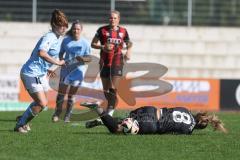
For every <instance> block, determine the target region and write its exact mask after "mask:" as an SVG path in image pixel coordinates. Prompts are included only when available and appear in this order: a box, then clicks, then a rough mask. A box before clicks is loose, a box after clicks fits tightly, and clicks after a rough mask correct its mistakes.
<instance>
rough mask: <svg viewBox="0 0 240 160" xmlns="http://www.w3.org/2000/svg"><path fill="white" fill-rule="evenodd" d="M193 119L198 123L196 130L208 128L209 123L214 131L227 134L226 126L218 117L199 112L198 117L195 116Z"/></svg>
mask: <svg viewBox="0 0 240 160" xmlns="http://www.w3.org/2000/svg"><path fill="white" fill-rule="evenodd" d="M193 117H194V119H195V121H196V125H195V127H194V129H204V128H206V127H207V126H208V123H210V124H211V126H212V127H213V129H214V130H219V131H221V132H224V133H227V129H226V128H224V124H223V123H222V121H221V120H220V119H219V118H218V117H217V116H216V115H208V114H207V112H199V113H197V114H196V115H193Z"/></svg>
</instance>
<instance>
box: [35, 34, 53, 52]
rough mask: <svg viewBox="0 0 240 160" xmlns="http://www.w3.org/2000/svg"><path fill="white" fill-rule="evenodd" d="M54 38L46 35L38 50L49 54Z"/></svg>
mask: <svg viewBox="0 0 240 160" xmlns="http://www.w3.org/2000/svg"><path fill="white" fill-rule="evenodd" d="M52 39H53V38H52V37H51V36H50V35H49V34H46V35H44V36H43V37H42V41H41V43H40V45H39V48H38V50H39V51H40V50H43V51H45V52H48V51H49V49H50V47H51V45H52V44H51V42H52Z"/></svg>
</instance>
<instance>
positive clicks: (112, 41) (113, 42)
mask: <svg viewBox="0 0 240 160" xmlns="http://www.w3.org/2000/svg"><path fill="white" fill-rule="evenodd" d="M107 42H108V43H111V44H120V43H122V39H119V38H108V39H107Z"/></svg>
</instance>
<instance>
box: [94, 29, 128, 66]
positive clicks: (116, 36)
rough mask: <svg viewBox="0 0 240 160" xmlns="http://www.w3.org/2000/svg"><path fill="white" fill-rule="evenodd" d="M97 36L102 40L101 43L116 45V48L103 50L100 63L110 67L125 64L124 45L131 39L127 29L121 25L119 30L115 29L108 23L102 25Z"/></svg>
mask: <svg viewBox="0 0 240 160" xmlns="http://www.w3.org/2000/svg"><path fill="white" fill-rule="evenodd" d="M95 37H97V38H98V39H99V40H100V43H101V45H106V44H112V45H113V46H114V49H113V50H112V51H109V52H106V51H103V50H101V53H100V64H101V65H103V66H108V67H111V66H121V65H123V55H122V49H123V45H124V43H127V42H129V41H130V39H129V35H128V32H127V30H126V29H125V28H123V27H120V26H118V29H117V30H113V29H111V27H110V26H109V25H107V26H103V27H100V28H99V29H98V30H97V33H96V35H95Z"/></svg>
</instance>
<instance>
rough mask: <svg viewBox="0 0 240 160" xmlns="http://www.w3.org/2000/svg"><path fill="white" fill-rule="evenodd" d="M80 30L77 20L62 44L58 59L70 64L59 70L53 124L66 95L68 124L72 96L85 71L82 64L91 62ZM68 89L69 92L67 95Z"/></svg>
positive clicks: (65, 118) (88, 46) (86, 43)
mask: <svg viewBox="0 0 240 160" xmlns="http://www.w3.org/2000/svg"><path fill="white" fill-rule="evenodd" d="M82 29H83V27H82V24H81V23H80V22H79V20H77V21H75V22H73V24H72V26H71V29H70V30H69V31H68V32H67V36H66V37H65V38H64V40H63V43H62V47H61V51H60V54H59V59H64V60H65V62H66V63H70V64H69V65H66V66H63V67H62V68H61V74H60V84H59V90H58V95H57V98H56V109H55V112H54V114H53V117H52V120H53V122H57V121H59V116H60V114H61V113H62V108H63V102H64V96H65V95H66V94H67V96H68V99H67V103H66V112H65V115H64V121H65V122H70V116H71V111H72V107H73V104H74V95H75V94H76V92H77V90H78V88H79V87H80V85H81V82H82V81H83V78H84V73H85V71H86V65H84V63H85V62H89V61H91V57H90V52H91V47H90V43H89V42H88V41H87V40H86V39H85V38H84V37H82V36H81V32H82ZM74 62H76V63H74ZM71 63H72V65H71ZM75 64H76V65H75ZM68 88H69V91H68V93H67V89H68Z"/></svg>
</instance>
